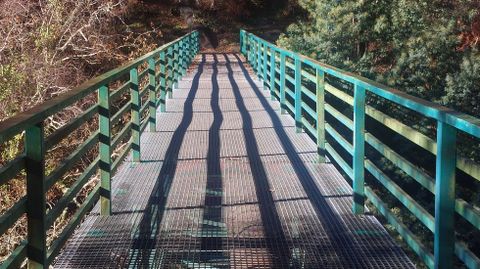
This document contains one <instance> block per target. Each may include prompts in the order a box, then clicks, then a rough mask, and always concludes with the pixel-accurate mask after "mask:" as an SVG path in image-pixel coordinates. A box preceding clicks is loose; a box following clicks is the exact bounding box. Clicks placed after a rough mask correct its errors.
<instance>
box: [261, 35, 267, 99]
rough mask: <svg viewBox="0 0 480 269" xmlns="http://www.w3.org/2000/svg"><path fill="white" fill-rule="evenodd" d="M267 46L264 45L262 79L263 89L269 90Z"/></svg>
mask: <svg viewBox="0 0 480 269" xmlns="http://www.w3.org/2000/svg"><path fill="white" fill-rule="evenodd" d="M267 48H268V47H267V45H266V44H263V60H262V63H263V67H262V77H263V89H264V90H267V82H268V80H267V70H268V69H267V63H268V54H267Z"/></svg>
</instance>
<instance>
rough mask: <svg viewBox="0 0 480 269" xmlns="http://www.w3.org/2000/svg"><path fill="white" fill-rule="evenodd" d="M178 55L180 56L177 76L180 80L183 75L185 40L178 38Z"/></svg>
mask: <svg viewBox="0 0 480 269" xmlns="http://www.w3.org/2000/svg"><path fill="white" fill-rule="evenodd" d="M178 55H179V57H180V60H179V62H180V67H179V70H180V72H179V73H180V75H179V77H178V79H179V80H180V79H181V77H183V75H184V74H185V42H183V39H182V40H180V44H179V48H178Z"/></svg>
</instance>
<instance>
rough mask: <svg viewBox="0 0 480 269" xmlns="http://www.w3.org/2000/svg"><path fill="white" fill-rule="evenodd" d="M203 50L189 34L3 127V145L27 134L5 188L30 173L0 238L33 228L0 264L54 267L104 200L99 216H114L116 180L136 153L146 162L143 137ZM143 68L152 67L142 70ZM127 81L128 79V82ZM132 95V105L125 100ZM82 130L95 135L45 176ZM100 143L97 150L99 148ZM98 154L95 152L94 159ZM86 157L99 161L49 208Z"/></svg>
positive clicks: (0, 217) (2, 171) (0, 180)
mask: <svg viewBox="0 0 480 269" xmlns="http://www.w3.org/2000/svg"><path fill="white" fill-rule="evenodd" d="M199 50H200V43H199V33H198V32H197V31H193V32H190V33H189V34H187V35H184V36H182V37H180V38H178V39H176V40H174V41H172V42H170V43H167V44H165V45H163V46H161V47H159V48H158V49H156V50H154V51H152V52H150V53H147V54H145V55H143V56H141V57H139V58H137V59H135V60H133V61H130V62H128V63H126V64H124V65H123V66H121V67H119V68H116V69H113V70H111V71H108V72H106V73H104V74H102V75H100V76H98V77H96V78H93V79H91V80H89V81H87V82H85V83H83V84H82V85H80V86H78V87H76V88H75V89H73V90H71V91H69V92H67V93H65V94H62V95H59V96H57V97H55V98H53V99H51V100H49V101H47V102H45V103H43V104H40V105H38V106H35V107H34V108H32V109H30V110H27V111H25V112H22V113H19V114H17V115H15V116H13V117H11V118H9V119H7V120H5V121H3V122H1V123H0V143H4V142H7V141H9V139H11V138H12V137H13V136H15V135H18V134H20V133H23V132H24V133H23V134H22V135H23V136H24V138H25V141H24V148H25V150H24V152H23V153H20V154H19V156H17V157H16V158H14V159H13V160H10V161H7V162H6V163H5V164H4V166H3V167H0V186H1V185H4V184H6V183H8V182H9V181H10V180H12V179H14V178H18V179H20V178H21V176H22V172H23V171H24V172H25V174H26V182H25V184H26V189H27V195H25V196H24V197H21V198H20V199H19V201H17V202H16V203H15V204H13V206H11V207H10V208H8V209H6V210H5V212H4V213H3V214H0V236H1V235H3V234H4V233H5V232H6V231H7V230H8V229H9V228H10V227H11V226H12V225H14V224H15V223H16V222H17V221H19V220H20V218H21V217H22V216H24V215H25V214H26V216H27V223H28V232H27V236H26V238H25V239H26V240H24V241H22V242H21V243H20V245H19V246H17V248H16V249H15V250H13V251H12V252H11V253H10V256H9V257H8V258H7V260H6V261H5V262H3V263H0V268H2V269H3V268H17V267H18V266H19V264H21V263H23V261H24V260H25V258H27V260H28V266H29V267H30V266H32V268H48V267H49V265H50V264H51V263H52V261H53V260H54V259H55V256H56V255H57V254H58V253H59V251H60V250H61V248H62V246H63V245H64V244H65V242H66V241H67V240H68V238H69V237H70V236H71V234H72V233H73V232H74V229H75V228H76V227H77V226H78V224H79V223H80V222H81V220H82V218H83V217H84V216H85V214H86V213H87V212H89V210H91V208H92V207H93V205H94V204H95V203H96V202H97V201H98V200H100V213H101V214H102V215H110V214H111V196H112V195H111V180H112V175H113V174H114V173H115V172H116V170H117V169H118V168H119V166H120V164H121V163H122V162H123V161H124V159H125V158H126V156H127V154H129V153H130V152H132V155H133V157H132V161H134V162H138V161H140V136H141V134H142V133H143V131H144V130H145V129H146V127H147V126H149V127H150V131H151V132H155V131H156V122H157V119H156V114H157V113H156V111H157V108H159V107H160V111H161V112H164V111H165V105H166V102H165V99H166V98H167V97H171V92H172V91H173V88H174V87H175V86H174V85H175V83H177V82H178V81H179V79H180V78H181V77H182V76H183V75H184V74H185V73H186V70H187V68H188V65H190V63H191V62H192V61H193V58H194V57H195V55H196V54H197V52H198V51H199ZM161 59H163V61H162V60H161ZM165 60H168V61H165ZM145 65H146V66H147V67H145V68H144V66H145ZM139 69H141V71H140V70H139ZM157 70H159V71H158V72H157ZM126 78H128V81H127V82H124V80H125V79H126ZM113 82H115V84H121V86H120V87H118V88H117V89H112V90H110V89H109V84H110V83H113ZM157 85H159V86H157ZM93 93H97V95H98V97H97V102H96V103H95V104H93V105H91V106H90V107H89V108H86V109H85V111H83V113H81V114H79V115H77V116H75V117H74V118H73V119H71V120H70V121H69V122H67V123H66V124H65V125H64V126H63V127H61V128H59V129H57V130H55V131H54V132H53V133H51V134H49V135H46V133H45V130H44V124H45V122H46V120H47V119H48V117H50V116H52V115H54V114H55V113H57V112H59V111H61V110H62V109H64V108H66V107H68V106H71V105H72V104H73V103H74V102H76V101H78V100H79V99H81V98H83V97H86V96H89V95H90V94H93ZM167 93H169V95H167ZM127 97H128V98H129V100H126V98H127ZM157 99H158V101H157ZM113 104H115V107H114V105H113ZM117 106H119V107H118V108H117ZM114 112H115V113H114ZM94 119H98V129H97V127H96V126H97V125H96V124H93V123H94V122H95V121H94ZM91 125H93V127H92V126H91ZM82 126H84V128H83V127H82ZM92 129H93V130H92ZM77 130H82V131H88V132H89V133H90V135H89V136H88V137H87V138H86V139H85V140H84V141H81V142H80V143H79V145H78V146H76V148H75V149H73V150H72V151H71V152H69V154H68V155H67V156H66V157H65V158H63V160H61V161H60V162H59V163H57V164H56V167H54V168H52V171H51V172H50V173H49V174H47V173H46V171H45V166H46V165H45V162H46V160H45V159H46V156H47V152H48V151H49V150H52V151H55V148H56V147H57V146H58V145H62V144H61V143H62V141H63V140H64V139H65V138H67V137H68V136H69V135H70V134H71V133H72V132H75V131H77ZM64 144H65V143H64ZM97 145H98V149H99V152H98V153H97V151H96V150H95V149H96V148H97ZM94 153H95V154H96V155H94V156H92V155H93V154H94ZM85 156H88V157H90V158H85ZM115 156H117V157H115ZM91 157H93V158H91ZM84 159H93V161H90V162H89V164H88V165H87V167H86V168H84V169H83V172H82V173H81V174H80V175H79V176H77V177H76V180H75V181H73V183H72V184H71V186H69V188H68V189H67V190H66V191H65V193H64V194H63V196H62V197H61V198H60V199H59V200H58V201H57V202H56V203H55V204H54V205H53V207H52V208H50V209H49V210H47V198H46V195H47V192H48V190H50V188H51V187H52V186H53V185H54V184H56V183H57V182H58V181H59V180H61V179H64V178H65V176H66V175H68V174H69V172H71V171H72V170H73V169H75V168H76V167H78V163H79V162H80V161H81V160H84ZM95 175H99V178H100V182H99V183H97V184H96V185H95V186H94V187H93V189H92V190H90V192H89V194H88V195H87V197H86V200H85V201H83V203H82V204H81V205H80V207H79V208H78V209H77V210H76V212H75V213H74V215H73V216H72V217H71V218H70V219H69V222H68V223H67V225H66V226H65V227H64V228H63V230H62V231H61V232H60V234H59V236H58V237H57V238H56V239H55V240H53V241H52V242H51V243H50V244H47V231H48V230H49V229H50V228H51V227H52V226H53V225H54V224H55V221H56V220H57V219H58V218H59V217H61V216H62V213H63V212H65V209H66V208H67V207H68V204H69V203H71V202H72V200H73V199H75V197H76V196H77V195H78V194H79V192H80V191H81V190H82V189H84V188H85V186H86V184H87V183H88V182H89V181H90V179H91V178H92V177H93V176H95ZM27 249H28V251H26V250H27Z"/></svg>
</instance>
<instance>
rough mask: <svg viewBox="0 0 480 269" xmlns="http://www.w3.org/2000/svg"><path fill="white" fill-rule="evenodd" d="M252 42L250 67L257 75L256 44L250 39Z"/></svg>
mask: <svg viewBox="0 0 480 269" xmlns="http://www.w3.org/2000/svg"><path fill="white" fill-rule="evenodd" d="M252 42H253V46H252V47H253V49H252V52H251V53H252V66H253V70H254V71H255V73H257V74H258V72H257V68H258V57H257V56H258V44H257V42H256V41H255V40H254V39H253V37H252Z"/></svg>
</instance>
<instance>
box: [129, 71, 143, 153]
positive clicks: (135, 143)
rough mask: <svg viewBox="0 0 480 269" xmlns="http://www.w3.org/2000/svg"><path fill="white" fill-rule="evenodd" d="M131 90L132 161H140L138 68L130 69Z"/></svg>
mask: <svg viewBox="0 0 480 269" xmlns="http://www.w3.org/2000/svg"><path fill="white" fill-rule="evenodd" d="M130 92H131V97H132V101H131V102H132V152H133V158H132V161H134V162H140V108H141V99H140V92H139V90H138V70H137V68H136V67H134V68H132V69H131V70H130Z"/></svg>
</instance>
